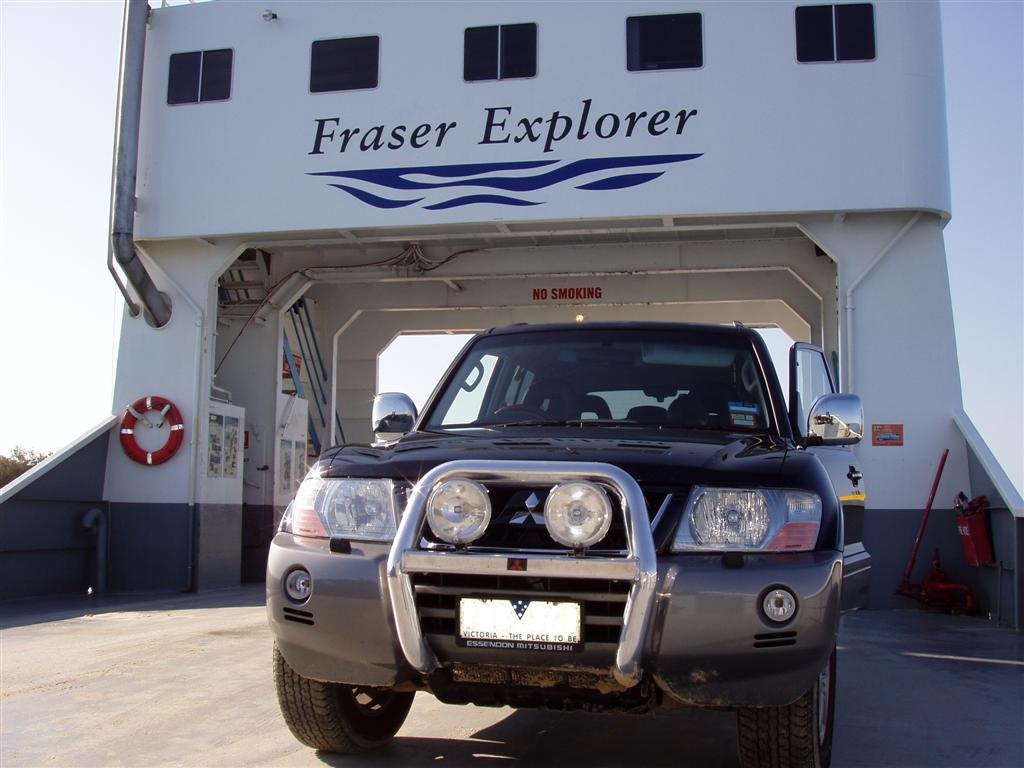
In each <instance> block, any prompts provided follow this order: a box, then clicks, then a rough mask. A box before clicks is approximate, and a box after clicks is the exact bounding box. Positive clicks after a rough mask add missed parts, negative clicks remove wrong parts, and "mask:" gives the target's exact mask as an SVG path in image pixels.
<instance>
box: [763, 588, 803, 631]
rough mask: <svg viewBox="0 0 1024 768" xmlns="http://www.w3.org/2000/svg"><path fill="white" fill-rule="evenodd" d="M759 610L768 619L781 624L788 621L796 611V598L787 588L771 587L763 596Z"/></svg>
mask: <svg viewBox="0 0 1024 768" xmlns="http://www.w3.org/2000/svg"><path fill="white" fill-rule="evenodd" d="M761 610H763V611H764V615H765V616H767V617H768V618H769V620H771V621H774V622H778V623H780V624H781V623H782V622H784V621H789V620H790V619H791V618H793V614H794V613H796V598H795V597H794V596H793V593H792V592H790V591H789V590H788V589H773V590H772V591H771V592H769V593H768V594H767V595H765V596H764V601H763V602H762V603H761Z"/></svg>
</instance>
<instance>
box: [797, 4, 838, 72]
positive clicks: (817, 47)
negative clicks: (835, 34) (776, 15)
mask: <svg viewBox="0 0 1024 768" xmlns="http://www.w3.org/2000/svg"><path fill="white" fill-rule="evenodd" d="M835 58H836V56H835V46H834V44H833V42H832V6H831V5H807V6H804V7H803V8H797V9H796V59H797V61H835Z"/></svg>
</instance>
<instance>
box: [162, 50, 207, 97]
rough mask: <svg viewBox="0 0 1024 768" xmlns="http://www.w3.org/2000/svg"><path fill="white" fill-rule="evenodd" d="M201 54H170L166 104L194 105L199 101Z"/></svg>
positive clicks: (197, 52)
mask: <svg viewBox="0 0 1024 768" xmlns="http://www.w3.org/2000/svg"><path fill="white" fill-rule="evenodd" d="M201 59H202V53H201V52H199V51H195V52H193V53H175V54H171V65H170V70H169V71H168V73H167V103H168V104H194V103H195V102H197V101H199V63H200V60H201Z"/></svg>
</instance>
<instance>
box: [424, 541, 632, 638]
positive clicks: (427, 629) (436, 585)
mask: <svg viewBox="0 0 1024 768" xmlns="http://www.w3.org/2000/svg"><path fill="white" fill-rule="evenodd" d="M453 556H454V557H457V555H453ZM411 576H412V583H413V589H414V591H415V595H416V609H417V612H418V613H419V618H420V626H421V627H422V629H423V633H424V634H425V635H439V636H444V637H455V634H456V626H455V621H456V610H457V606H458V599H459V598H460V597H470V596H474V597H490V598H495V597H498V598H500V597H504V596H508V598H509V599H513V598H521V597H529V598H532V599H538V600H556V599H561V600H577V601H580V602H581V603H582V604H583V642H584V644H585V645H588V646H589V645H590V644H592V643H611V644H614V643H618V642H619V633H620V631H621V630H622V614H623V612H624V611H625V608H626V597H627V595H628V594H629V590H630V587H631V583H630V582H628V581H610V580H607V579H554V578H541V577H531V576H482V575H468V574H437V573H431V574H426V573H416V574H411Z"/></svg>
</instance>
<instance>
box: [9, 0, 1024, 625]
mask: <svg viewBox="0 0 1024 768" xmlns="http://www.w3.org/2000/svg"><path fill="white" fill-rule="evenodd" d="M125 32H126V34H125V50H124V52H123V54H124V61H125V67H124V74H123V83H122V98H121V102H120V106H121V112H120V126H121V129H120V131H119V147H118V163H119V172H118V174H117V185H116V188H115V192H114V215H113V219H114V224H113V237H112V242H113V246H112V250H113V254H112V255H113V257H114V259H113V262H114V265H115V267H116V268H114V269H113V271H114V272H115V274H116V275H117V276H118V279H119V280H121V281H122V283H123V290H124V293H125V295H126V298H127V299H128V302H126V310H125V316H124V322H123V325H122V330H121V339H120V348H119V356H118V367H117V379H116V386H115V390H114V396H113V403H112V407H111V417H110V418H109V419H108V420H107V421H104V422H103V423H102V424H101V425H100V426H98V427H97V430H95V431H94V432H93V433H90V435H86V436H83V439H82V440H81V441H79V442H78V443H76V445H75V446H72V449H70V450H69V452H66V453H64V454H61V456H59V457H55V459H54V460H51V462H50V463H49V465H48V466H45V467H43V468H41V470H40V472H39V473H38V474H37V475H35V476H34V483H35V485H32V482H33V478H29V480H28V481H25V482H27V483H28V484H27V485H19V486H16V487H15V491H14V492H11V491H10V489H8V490H7V491H5V494H6V495H4V496H0V501H2V502H3V503H4V504H5V505H6V506H7V507H10V505H12V504H21V505H22V506H25V505H31V504H32V503H36V502H34V501H33V500H32V499H36V500H38V499H39V498H42V497H46V496H47V494H48V493H49V494H51V495H52V493H56V491H53V492H51V491H46V490H45V488H44V486H45V484H46V482H47V477H50V478H51V480H52V478H53V477H58V476H62V473H63V477H65V478H67V477H69V476H70V475H69V474H68V473H70V472H71V470H69V469H68V467H70V466H72V465H75V463H76V462H77V463H79V464H82V465H83V466H84V465H85V464H88V465H89V466H90V467H94V468H95V471H94V472H91V474H89V477H90V478H91V483H92V485H91V486H90V488H89V489H88V492H89V493H91V494H92V496H91V497H89V498H92V499H93V500H94V504H93V506H97V507H98V508H100V509H101V510H102V512H103V515H104V517H105V524H106V525H107V526H108V527H109V531H108V539H109V552H107V553H104V554H105V557H106V558H107V562H106V564H105V566H104V576H105V578H106V582H107V587H108V588H110V589H146V588H161V589H196V588H206V587H210V586H217V585H223V584H233V583H238V581H239V580H240V579H242V580H246V579H259V578H261V577H262V571H263V562H264V558H265V552H266V546H267V542H268V541H269V538H270V536H271V535H272V531H273V527H274V523H275V520H276V519H277V518H278V517H279V515H280V513H281V511H282V510H283V508H284V506H285V505H286V504H287V502H288V500H289V498H290V495H291V494H292V493H293V492H294V489H295V487H296V485H297V483H298V481H299V479H300V478H301V476H302V474H303V473H304V471H305V467H306V466H307V464H308V463H309V462H311V461H312V460H313V458H314V457H315V455H316V453H317V451H319V450H323V449H324V448H326V447H328V446H330V445H332V444H336V443H339V442H343V441H349V442H352V441H355V442H366V441H368V440H370V439H371V434H370V407H371V403H372V400H373V397H374V394H375V393H376V391H377V378H378V357H379V355H380V354H381V352H382V350H384V349H385V348H386V347H387V346H388V345H389V344H390V343H391V342H392V341H393V340H394V339H395V338H396V337H397V336H398V335H400V334H411V333H431V334H436V333H450V332H472V331H475V330H478V329H484V328H489V327H493V326H500V325H505V324H510V323H517V322H527V323H540V322H551V321H573V320H578V321H580V322H587V321H589V320H665V321H696V322H711V323H731V322H733V321H738V322H741V323H743V324H745V325H748V326H753V327H757V328H776V329H781V330H783V331H785V333H786V334H788V336H789V337H791V338H792V339H793V340H795V341H806V342H812V343H814V344H816V345H820V346H821V347H823V349H824V350H825V352H826V355H827V358H828V360H829V361H830V365H831V367H832V371H833V374H834V376H836V377H837V380H838V382H839V384H840V386H841V389H842V390H843V391H850V392H855V393H857V394H859V395H860V396H861V397H862V399H863V401H864V404H865V414H866V422H867V424H866V425H865V426H866V428H867V430H868V431H869V432H870V433H871V434H868V435H866V437H865V439H864V440H863V441H862V442H861V443H860V445H859V446H857V449H856V459H857V461H858V463H859V464H858V466H859V468H860V469H861V470H862V471H863V474H864V476H865V479H866V484H867V488H868V492H867V499H866V509H867V511H866V515H865V521H864V525H865V537H864V538H865V542H866V543H867V546H868V548H869V549H872V548H873V550H872V554H873V555H874V558H875V567H874V576H873V578H874V579H876V583H875V584H874V585H873V595H872V600H873V603H874V606H875V607H889V606H891V605H896V604H899V603H898V602H897V601H899V600H901V599H902V598H894V597H892V596H891V595H892V592H893V589H894V588H895V586H896V585H897V584H898V582H899V577H900V574H901V572H902V567H903V564H904V561H905V557H906V553H907V552H908V550H909V548H910V545H911V543H912V541H913V535H914V532H915V531H916V528H917V524H918V520H919V517H920V512H921V509H922V508H923V506H924V503H925V500H926V498H927V492H928V489H929V487H930V484H931V482H932V480H933V477H934V475H935V472H936V468H937V464H938V461H939V458H940V455H941V453H942V450H943V449H944V448H948V449H949V450H950V453H949V458H948V460H947V462H946V465H945V467H944V471H943V474H942V478H941V482H940V483H939V488H938V494H937V502H936V509H937V510H939V509H941V510H945V513H944V515H945V516H941V515H939V516H937V517H933V521H932V524H931V527H932V528H934V529H936V530H938V529H942V530H941V532H940V533H935V534H934V537H937V540H936V542H932V546H941V547H942V550H943V553H944V555H945V557H946V561H945V562H944V565H945V566H946V568H947V571H949V572H950V573H951V574H952V575H953V576H955V577H956V578H955V579H954V580H957V581H968V580H969V581H970V583H971V585H972V587H973V588H974V589H975V590H976V591H977V592H978V593H979V595H980V596H981V600H982V601H983V604H984V610H991V611H992V612H993V614H994V613H995V611H996V608H995V606H996V604H997V603H999V604H1000V605H1001V606H1002V607H1001V613H1002V618H1003V620H1004V623H1005V622H1012V621H1016V622H1017V625H1018V626H1020V621H1021V614H1022V600H1024V597H1022V594H1021V587H1020V576H1019V574H1016V573H1013V575H1012V577H1011V576H1010V575H1004V573H1003V571H999V573H996V572H995V570H992V569H988V570H986V569H967V568H966V567H962V568H960V569H959V570H958V568H957V567H956V564H957V563H958V562H960V561H961V557H960V552H959V544H958V542H957V540H956V532H955V530H954V525H953V522H952V517H951V514H952V513H951V511H950V508H951V507H952V499H953V497H954V495H955V493H956V492H957V491H960V490H963V491H964V492H966V493H967V494H968V495H977V494H981V493H985V494H987V495H988V496H989V502H990V506H991V508H992V513H991V514H992V531H993V537H994V540H995V546H996V548H997V550H998V552H999V554H998V557H999V559H1001V560H1003V561H1004V562H1005V563H1007V564H1015V563H1019V562H1020V558H1019V551H1020V549H1021V546H1022V541H1024V535H1022V526H1021V518H1020V515H1024V509H1022V506H1021V501H1020V497H1019V494H1016V492H1015V491H1014V490H1013V487H1012V485H1010V483H1009V481H1008V480H1007V479H1006V476H1005V473H1003V472H1002V470H1001V469H1000V468H999V466H998V463H997V462H996V461H995V459H994V458H993V457H992V454H991V452H990V451H989V450H988V448H987V447H986V446H985V444H984V441H983V440H982V439H981V438H980V436H979V435H978V433H977V431H976V430H975V429H974V427H973V425H972V424H971V422H970V420H969V419H968V418H967V416H966V415H965V414H964V412H963V409H962V400H961V390H960V377H959V371H958V364H957V355H956V345H955V339H954V327H953V313H952V308H951V302H950V290H949V284H948V277H947V270H946V261H945V251H944V246H943V234H942V233H943V226H944V225H945V223H946V222H947V220H948V219H949V217H950V214H951V212H950V193H949V177H948V164H947V150H946V131H945V109H946V105H945V95H944V89H943V78H944V75H943V61H942V49H941V35H940V22H939V8H938V5H937V3H931V2H914V3H891V2H873V3H872V2H837V3H832V4H820V3H817V2H814V3H810V2H798V1H796V2H795V1H793V0H783V1H779V2H771V3H766V2H728V3H724V2H699V1H698V0H685V1H679V0H664V1H658V2H655V1H654V0H635V1H633V2H624V3H609V2H573V3H556V2H528V1H526V0H506V2H502V3H435V2H388V3H379V2H332V3H324V2H296V1H289V2H284V1H283V0H260V2H203V3H195V4H186V5H177V6H172V7H153V8H151V9H150V8H148V6H146V4H145V3H142V2H139V1H138V0H131V2H129V3H128V5H127V13H126V26H125ZM979 258H984V256H983V254H979ZM129 302H130V303H129ZM419 375H420V374H419V372H418V371H417V370H415V369H410V370H409V371H408V376H409V378H410V380H414V379H416V378H417V377H418V376H419ZM146 396H159V397H163V398H166V399H168V400H169V401H171V402H173V404H174V405H175V406H176V408H177V409H178V411H179V412H180V416H181V419H180V421H181V424H182V428H181V429H180V430H179V431H180V432H182V433H183V440H182V443H181V447H180V449H179V450H177V451H176V452H175V453H174V455H173V456H171V457H169V458H168V459H167V460H166V461H163V462H162V463H159V464H156V463H154V464H147V463H146V462H145V461H142V462H140V461H137V460H133V458H131V457H130V456H129V455H128V454H127V453H126V451H125V449H124V447H123V444H122V440H121V435H120V429H121V420H122V415H123V414H124V412H125V409H126V407H127V406H128V405H130V404H132V403H135V402H136V401H137V400H138V399H139V398H144V397H146ZM98 416H99V414H98ZM167 428H168V427H167V426H166V425H165V426H162V427H160V428H154V429H152V430H148V431H147V430H140V431H139V434H138V435H137V436H136V437H135V439H136V442H138V444H139V445H140V446H141V449H142V451H143V455H145V454H146V453H151V452H152V451H154V450H156V449H159V447H160V446H162V445H164V443H165V441H166V440H167V435H166V433H165V430H166V429H167ZM143 433H145V434H143ZM147 441H148V442H147ZM149 442H152V446H150V445H149ZM143 443H146V444H143ZM89 462H91V463H89ZM62 467H63V469H62ZM75 476H76V477H77V475H75ZM51 484H53V483H51ZM65 484H66V483H65ZM33 488H35V490H32V489H33ZM84 492H85V491H83V493H84ZM26 494H27V495H26ZM33 494H35V495H33ZM82 498H85V497H82ZM48 503H49V502H48ZM12 509H13V508H12ZM16 511H17V510H14V511H10V512H9V514H15V512H16ZM68 514H81V511H80V510H78V508H75V510H74V511H73V512H69V513H68ZM76 519H77V518H76ZM947 529H948V530H947ZM83 535H84V534H83ZM938 539H941V541H938ZM924 551H925V552H926V555H927V553H930V548H929V541H928V540H926V542H925V549H924ZM76 552H77V554H75V553H70V552H69V553H68V554H67V559H69V560H68V561H69V562H72V563H73V565H71V566H68V567H63V566H62V567H55V568H54V569H53V575H52V577H51V580H52V582H53V583H48V584H43V583H42V582H41V581H39V580H38V579H37V580H36V583H35V585H36V586H40V585H41V586H42V587H43V588H45V589H46V590H49V591H55V592H56V591H62V590H64V591H77V589H78V588H79V587H80V582H81V579H82V578H83V576H82V574H83V573H86V574H88V573H91V571H90V570H89V569H90V568H91V566H89V565H83V563H91V562H92V560H90V559H88V558H92V557H93V552H92V550H90V549H88V548H85V549H83V550H81V551H77V550H76ZM32 556H33V555H32V553H31V552H28V551H26V552H21V553H4V554H3V557H5V558H8V559H11V558H15V559H17V558H23V559H25V558H30V557H32ZM76 557H78V558H86V559H83V560H75V558H76ZM18 562H21V561H18ZM76 569H77V570H76ZM997 582H998V585H999V586H997ZM15 588H17V587H16V585H12V586H11V589H15ZM1015 612H1016V613H1015Z"/></svg>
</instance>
